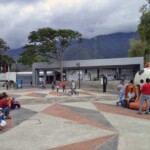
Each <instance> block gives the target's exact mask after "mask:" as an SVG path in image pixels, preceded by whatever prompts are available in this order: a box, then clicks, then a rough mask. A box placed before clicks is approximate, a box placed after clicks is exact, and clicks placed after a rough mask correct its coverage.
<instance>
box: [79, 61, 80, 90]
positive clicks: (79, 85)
mask: <svg viewBox="0 0 150 150" xmlns="http://www.w3.org/2000/svg"><path fill="white" fill-rule="evenodd" d="M79 89H80V64H79Z"/></svg>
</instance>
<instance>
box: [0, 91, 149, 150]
mask: <svg viewBox="0 0 150 150" xmlns="http://www.w3.org/2000/svg"><path fill="white" fill-rule="evenodd" d="M8 93H9V94H10V95H11V96H13V97H15V98H16V99H17V100H18V101H19V102H20V103H21V104H22V108H21V109H17V110H14V111H12V112H11V114H12V118H13V119H11V120H7V127H6V129H5V130H4V131H0V143H1V144H0V150H47V149H48V150H149V149H150V116H149V115H144V114H143V115H137V114H136V112H137V111H135V110H129V109H125V108H121V107H117V106H115V104H116V101H117V99H118V96H117V95H115V94H110V93H105V94H104V93H101V92H99V91H94V90H80V95H79V96H69V95H68V94H66V93H62V92H60V93H56V92H54V91H51V90H40V89H23V90H15V91H8Z"/></svg>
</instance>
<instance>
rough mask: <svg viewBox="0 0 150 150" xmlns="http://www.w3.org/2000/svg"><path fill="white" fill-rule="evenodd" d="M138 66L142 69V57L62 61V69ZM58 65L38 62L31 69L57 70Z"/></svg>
mask: <svg viewBox="0 0 150 150" xmlns="http://www.w3.org/2000/svg"><path fill="white" fill-rule="evenodd" d="M129 65H140V69H143V65H144V58H143V57H128V58H111V59H90V60H72V61H63V67H64V68H66V69H67V68H72V69H73V68H78V67H81V68H94V67H113V66H129ZM58 68H59V65H58V62H57V61H56V60H53V62H52V63H51V64H48V63H44V62H39V63H34V64H33V65H32V69H58Z"/></svg>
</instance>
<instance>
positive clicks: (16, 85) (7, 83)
mask: <svg viewBox="0 0 150 150" xmlns="http://www.w3.org/2000/svg"><path fill="white" fill-rule="evenodd" d="M3 86H4V87H6V90H9V89H13V90H14V89H19V88H20V89H22V87H23V81H22V80H20V81H16V82H14V81H12V80H11V81H5V83H4V84H3Z"/></svg>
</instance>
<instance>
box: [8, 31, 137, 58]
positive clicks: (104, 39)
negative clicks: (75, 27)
mask: <svg viewBox="0 0 150 150" xmlns="http://www.w3.org/2000/svg"><path fill="white" fill-rule="evenodd" d="M130 39H138V36H137V33H135V32H130V33H113V34H108V35H99V36H96V37H94V38H91V39H83V42H82V43H80V44H76V42H73V43H72V46H70V47H68V48H67V50H66V52H65V54H64V60H81V59H83V60H85V59H94V58H95V59H100V58H121V57H127V56H128V49H129V40H130ZM22 52H23V49H22V48H18V49H13V50H8V51H7V54H8V55H10V56H12V57H13V58H15V59H18V58H19V55H20V54H21V53H22Z"/></svg>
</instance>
